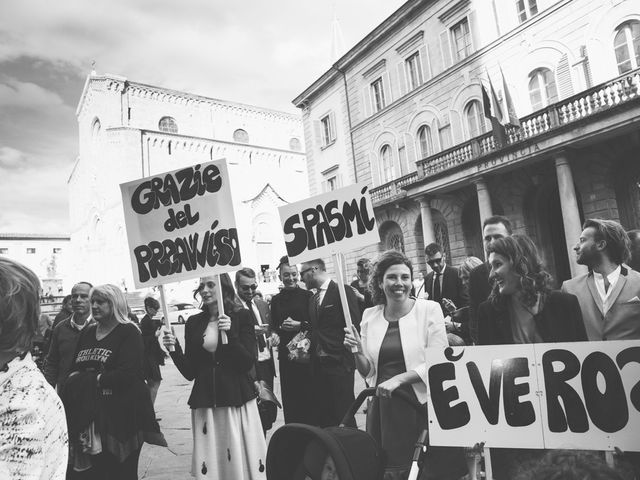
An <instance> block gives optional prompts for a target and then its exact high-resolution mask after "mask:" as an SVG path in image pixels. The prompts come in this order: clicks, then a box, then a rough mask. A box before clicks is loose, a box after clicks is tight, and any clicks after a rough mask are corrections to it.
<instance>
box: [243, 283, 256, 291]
mask: <svg viewBox="0 0 640 480" xmlns="http://www.w3.org/2000/svg"><path fill="white" fill-rule="evenodd" d="M257 289H258V285H256V284H255V283H254V284H253V285H240V290H244V291H248V290H257Z"/></svg>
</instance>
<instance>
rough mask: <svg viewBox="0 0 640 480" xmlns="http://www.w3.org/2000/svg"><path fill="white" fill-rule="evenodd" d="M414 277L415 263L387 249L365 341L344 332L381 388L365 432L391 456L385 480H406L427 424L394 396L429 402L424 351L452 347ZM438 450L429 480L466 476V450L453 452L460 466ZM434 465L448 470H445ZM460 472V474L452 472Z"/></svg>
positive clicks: (374, 279) (361, 367)
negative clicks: (414, 292)
mask: <svg viewBox="0 0 640 480" xmlns="http://www.w3.org/2000/svg"><path fill="white" fill-rule="evenodd" d="M412 277H413V267H412V265H411V261H410V260H409V259H408V258H407V257H405V256H404V255H403V254H402V253H400V252H397V251H395V250H389V251H387V252H384V253H383V254H381V255H380V257H379V258H378V261H377V262H376V263H375V265H374V267H373V275H372V276H371V278H370V281H369V282H370V283H369V288H370V290H371V291H372V297H373V302H374V303H375V304H377V305H376V306H375V307H372V308H368V309H366V310H365V311H364V314H363V316H362V323H361V324H360V326H361V331H362V334H361V336H360V335H358V331H357V330H356V329H355V328H353V329H352V330H351V331H349V330H348V329H346V328H345V339H344V344H345V346H346V347H348V348H349V349H351V347H354V346H355V347H357V349H358V351H357V353H355V358H356V367H357V368H358V372H360V374H361V375H362V376H363V377H364V378H365V379H366V380H367V381H368V382H369V384H370V385H375V386H376V387H377V393H376V395H377V396H376V397H375V398H374V399H373V401H372V403H371V405H370V406H369V409H368V411H367V432H369V433H370V434H371V435H372V436H373V437H374V438H376V439H377V441H378V442H379V444H380V446H381V447H382V448H383V449H384V450H385V452H386V453H387V473H386V475H385V479H395V478H405V476H406V473H407V472H408V470H409V467H410V463H411V455H412V453H413V448H414V445H415V441H416V439H417V438H418V436H419V434H420V433H421V432H422V430H423V428H424V427H425V419H426V417H425V418H420V417H419V416H418V415H417V413H416V412H415V410H413V409H412V408H408V407H407V405H406V404H404V402H403V401H402V400H399V399H396V398H391V394H392V392H393V391H394V390H395V389H397V388H401V389H403V390H404V391H405V392H406V393H407V394H409V396H411V397H413V398H414V399H415V400H416V401H417V402H419V403H421V404H424V403H426V401H427V386H426V383H425V380H426V378H427V364H426V362H425V355H424V354H425V350H426V349H427V348H431V347H435V348H445V347H447V345H448V343H447V333H446V330H445V325H444V317H443V316H442V309H441V308H440V306H439V304H437V303H436V302H432V301H430V300H424V299H416V298H414V297H411V296H410V294H411V288H412V287H413V278H412ZM425 413H426V408H425ZM438 450H439V451H437V452H435V451H434V452H433V453H434V455H429V456H428V457H427V462H428V465H427V466H426V467H425V468H424V470H425V471H427V472H430V475H432V476H428V477H427V478H439V479H455V478H459V477H461V476H462V475H464V474H465V473H466V466H465V461H464V457H463V456H462V451H459V452H454V453H459V458H456V460H459V461H458V462H457V463H456V462H455V461H451V457H450V456H449V455H448V454H450V453H451V452H450V451H443V450H442V449H438ZM430 451H431V450H430ZM447 457H448V458H447ZM434 461H436V462H437V463H438V464H440V465H442V466H445V465H446V463H449V464H450V465H447V467H448V468H446V469H445V471H443V470H442V469H440V468H439V466H438V465H434ZM458 467H459V468H460V471H459V472H453V471H452V470H455V469H456V468H458ZM446 470H449V471H446Z"/></svg>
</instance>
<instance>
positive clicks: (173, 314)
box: [163, 303, 202, 323]
mask: <svg viewBox="0 0 640 480" xmlns="http://www.w3.org/2000/svg"><path fill="white" fill-rule="evenodd" d="M167 310H168V311H169V322H170V323H186V322H187V320H188V319H189V317H190V316H191V315H195V314H196V313H200V312H201V311H202V310H200V309H199V308H196V307H195V306H194V305H192V304H190V303H173V304H169V305H167ZM163 318H164V317H163Z"/></svg>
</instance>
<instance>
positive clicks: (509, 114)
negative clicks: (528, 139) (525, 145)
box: [500, 67, 520, 127]
mask: <svg viewBox="0 0 640 480" xmlns="http://www.w3.org/2000/svg"><path fill="white" fill-rule="evenodd" d="M500 76H501V77H502V91H503V92H504V93H503V95H504V103H505V106H506V112H505V115H504V116H503V118H502V122H501V123H502V125H513V126H514V127H519V126H520V119H519V118H518V114H517V113H516V108H515V107H514V105H513V100H512V99H511V94H510V93H509V87H507V81H506V80H505V79H504V72H503V71H502V67H500Z"/></svg>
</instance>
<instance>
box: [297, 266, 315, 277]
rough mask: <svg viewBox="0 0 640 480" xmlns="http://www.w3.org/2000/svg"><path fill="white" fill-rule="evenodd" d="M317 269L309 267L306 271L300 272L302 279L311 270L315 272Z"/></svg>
mask: <svg viewBox="0 0 640 480" xmlns="http://www.w3.org/2000/svg"><path fill="white" fill-rule="evenodd" d="M315 269H316V267H309V268H305V269H304V270H300V278H302V277H304V274H305V273H307V272H308V271H310V270H315Z"/></svg>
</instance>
